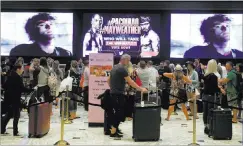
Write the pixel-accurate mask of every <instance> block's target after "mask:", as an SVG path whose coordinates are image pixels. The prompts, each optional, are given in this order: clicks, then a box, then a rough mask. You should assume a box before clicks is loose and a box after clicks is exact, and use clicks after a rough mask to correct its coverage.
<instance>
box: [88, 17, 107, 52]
mask: <svg viewBox="0 0 243 146" xmlns="http://www.w3.org/2000/svg"><path fill="white" fill-rule="evenodd" d="M102 26H103V17H102V16H100V15H99V14H94V15H93V16H92V18H91V28H90V29H89V30H88V32H87V33H86V34H85V36H84V41H83V56H86V55H89V53H98V52H100V51H102V46H103V36H102V34H101V30H102Z"/></svg>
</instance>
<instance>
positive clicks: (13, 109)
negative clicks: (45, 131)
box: [1, 105, 20, 135]
mask: <svg viewBox="0 0 243 146" xmlns="http://www.w3.org/2000/svg"><path fill="white" fill-rule="evenodd" d="M11 118H13V134H14V135H16V134H18V123H19V118H20V106H19V105H10V106H9V111H8V112H7V113H6V114H5V116H4V117H2V118H1V133H4V132H5V131H6V126H7V124H8V122H9V120H10V119H11Z"/></svg>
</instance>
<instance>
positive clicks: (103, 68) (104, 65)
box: [88, 53, 114, 125]
mask: <svg viewBox="0 0 243 146" xmlns="http://www.w3.org/2000/svg"><path fill="white" fill-rule="evenodd" d="M113 57H114V56H113V54H111V53H91V54H89V70H90V76H89V103H94V104H100V103H101V102H100V99H97V98H98V96H99V95H101V94H102V93H104V92H105V90H107V89H109V85H108V83H107V80H108V77H109V75H110V71H111V69H112V67H113V63H114V61H113ZM88 121H89V125H92V124H102V123H104V111H103V109H102V108H101V107H98V106H92V105H89V111H88Z"/></svg>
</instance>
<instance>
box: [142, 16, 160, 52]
mask: <svg viewBox="0 0 243 146" xmlns="http://www.w3.org/2000/svg"><path fill="white" fill-rule="evenodd" d="M150 22H151V19H150V17H145V16H141V17H140V26H141V31H142V34H141V37H140V46H141V57H151V56H157V55H158V54H159V49H160V38H159V36H158V34H157V33H156V32H155V31H153V30H152V28H151V25H150Z"/></svg>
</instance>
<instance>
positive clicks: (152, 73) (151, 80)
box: [148, 67, 159, 90]
mask: <svg viewBox="0 0 243 146" xmlns="http://www.w3.org/2000/svg"><path fill="white" fill-rule="evenodd" d="M148 70H149V72H150V78H149V83H150V88H152V89H153V90H154V89H156V87H157V78H158V77H159V72H158V71H157V69H155V68H154V67H149V68H148Z"/></svg>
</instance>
